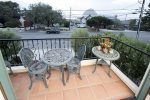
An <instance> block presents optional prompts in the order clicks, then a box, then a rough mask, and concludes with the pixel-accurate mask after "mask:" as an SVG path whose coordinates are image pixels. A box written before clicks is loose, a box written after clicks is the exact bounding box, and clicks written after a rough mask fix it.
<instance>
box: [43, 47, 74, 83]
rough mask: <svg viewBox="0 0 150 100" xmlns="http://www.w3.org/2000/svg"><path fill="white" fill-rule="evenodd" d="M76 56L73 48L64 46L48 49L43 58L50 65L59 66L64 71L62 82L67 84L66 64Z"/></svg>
mask: <svg viewBox="0 0 150 100" xmlns="http://www.w3.org/2000/svg"><path fill="white" fill-rule="evenodd" d="M73 57H74V53H73V52H71V50H68V49H64V48H55V49H51V50H49V51H47V52H46V53H45V54H44V56H43V58H42V60H43V61H44V62H45V63H47V64H48V65H50V66H54V67H59V68H60V69H61V71H62V82H63V84H64V85H65V80H64V66H65V65H66V63H67V62H69V61H70V60H71V59H72V58H73Z"/></svg>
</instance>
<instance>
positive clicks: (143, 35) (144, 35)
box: [17, 29, 150, 44]
mask: <svg viewBox="0 0 150 100" xmlns="http://www.w3.org/2000/svg"><path fill="white" fill-rule="evenodd" d="M103 32H113V33H115V34H116V35H119V34H120V33H121V32H123V33H124V34H125V35H126V36H128V37H132V38H136V34H137V32H136V31H131V30H124V31H117V30H107V29H101V30H100V32H90V35H97V34H101V33H103ZM17 35H19V36H20V37H21V38H22V39H44V38H70V37H71V32H70V31H68V32H60V34H47V33H46V32H45V31H25V32H20V33H19V32H18V33H17ZM139 40H141V41H143V42H145V43H148V44H150V32H143V31H141V32H140V35H139Z"/></svg>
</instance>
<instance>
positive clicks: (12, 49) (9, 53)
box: [0, 31, 21, 63]
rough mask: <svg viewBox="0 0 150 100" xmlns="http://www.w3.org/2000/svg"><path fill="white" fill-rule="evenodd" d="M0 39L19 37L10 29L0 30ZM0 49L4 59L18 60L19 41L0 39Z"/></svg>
mask: <svg viewBox="0 0 150 100" xmlns="http://www.w3.org/2000/svg"><path fill="white" fill-rule="evenodd" d="M0 39H20V37H19V36H17V35H16V34H15V33H13V32H11V31H0ZM0 49H1V51H2V54H3V57H4V59H5V60H8V61H10V62H12V61H13V62H15V61H18V57H17V53H18V52H19V50H20V49H21V44H20V42H19V41H3V40H1V41H0ZM16 63H19V62H16Z"/></svg>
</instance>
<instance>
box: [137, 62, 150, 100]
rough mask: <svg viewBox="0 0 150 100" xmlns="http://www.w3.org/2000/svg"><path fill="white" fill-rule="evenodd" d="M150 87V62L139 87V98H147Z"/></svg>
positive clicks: (143, 99)
mask: <svg viewBox="0 0 150 100" xmlns="http://www.w3.org/2000/svg"><path fill="white" fill-rule="evenodd" d="M149 88H150V63H149V66H148V68H147V70H146V72H145V75H144V77H143V80H142V82H141V85H140V87H139V91H138V94H137V95H136V97H137V100H145V97H146V95H147V93H148V90H149Z"/></svg>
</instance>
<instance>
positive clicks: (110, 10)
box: [61, 9, 136, 11]
mask: <svg viewBox="0 0 150 100" xmlns="http://www.w3.org/2000/svg"><path fill="white" fill-rule="evenodd" d="M116 10H136V9H108V10H94V11H116ZM61 11H70V10H61ZM71 11H87V10H71ZM89 11H90V10H89Z"/></svg>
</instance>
